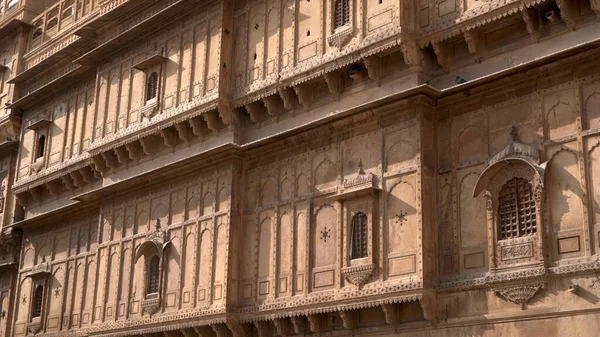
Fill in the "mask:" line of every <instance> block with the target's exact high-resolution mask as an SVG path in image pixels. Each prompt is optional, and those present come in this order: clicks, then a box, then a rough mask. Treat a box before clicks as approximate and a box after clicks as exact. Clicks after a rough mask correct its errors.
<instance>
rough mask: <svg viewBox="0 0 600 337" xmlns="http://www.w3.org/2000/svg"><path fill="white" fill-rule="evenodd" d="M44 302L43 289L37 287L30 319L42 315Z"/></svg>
mask: <svg viewBox="0 0 600 337" xmlns="http://www.w3.org/2000/svg"><path fill="white" fill-rule="evenodd" d="M43 301H44V287H42V286H37V287H36V288H35V293H34V294H33V308H32V309H33V312H32V315H31V317H40V316H41V315H42V303H43Z"/></svg>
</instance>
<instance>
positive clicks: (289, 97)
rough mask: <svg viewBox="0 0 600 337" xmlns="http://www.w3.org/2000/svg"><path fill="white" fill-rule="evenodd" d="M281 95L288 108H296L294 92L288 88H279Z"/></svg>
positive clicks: (284, 104)
mask: <svg viewBox="0 0 600 337" xmlns="http://www.w3.org/2000/svg"><path fill="white" fill-rule="evenodd" d="M277 92H278V93H279V97H281V100H282V101H283V106H284V107H285V108H286V110H294V93H293V92H292V90H290V89H288V88H281V87H280V88H277Z"/></svg>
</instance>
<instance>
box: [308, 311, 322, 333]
mask: <svg viewBox="0 0 600 337" xmlns="http://www.w3.org/2000/svg"><path fill="white" fill-rule="evenodd" d="M306 318H307V319H308V325H309V326H310V331H312V332H314V333H319V332H322V331H323V325H324V324H323V317H322V316H321V315H319V314H315V315H308V316H306Z"/></svg>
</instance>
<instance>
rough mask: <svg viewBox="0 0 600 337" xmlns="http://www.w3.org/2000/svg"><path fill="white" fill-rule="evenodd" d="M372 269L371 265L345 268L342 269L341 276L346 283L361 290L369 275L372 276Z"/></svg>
mask: <svg viewBox="0 0 600 337" xmlns="http://www.w3.org/2000/svg"><path fill="white" fill-rule="evenodd" d="M373 269H374V268H373V264H366V265H361V266H353V267H345V268H342V275H344V277H345V278H346V280H348V282H350V283H352V284H354V285H355V286H357V287H359V288H361V287H362V286H363V285H364V284H365V283H367V281H368V280H369V278H370V277H371V275H373Z"/></svg>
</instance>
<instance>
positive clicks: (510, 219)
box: [498, 178, 537, 240]
mask: <svg viewBox="0 0 600 337" xmlns="http://www.w3.org/2000/svg"><path fill="white" fill-rule="evenodd" d="M498 202H499V206H498V239H499V240H504V239H510V238H517V237H521V236H526V235H531V234H535V232H536V230H537V227H536V208H535V200H534V198H533V192H532V190H531V184H530V183H529V182H528V181H527V180H526V179H523V178H513V179H512V180H510V181H508V182H507V183H506V184H505V185H504V186H503V187H502V190H501V191H500V194H499V195H498Z"/></svg>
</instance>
